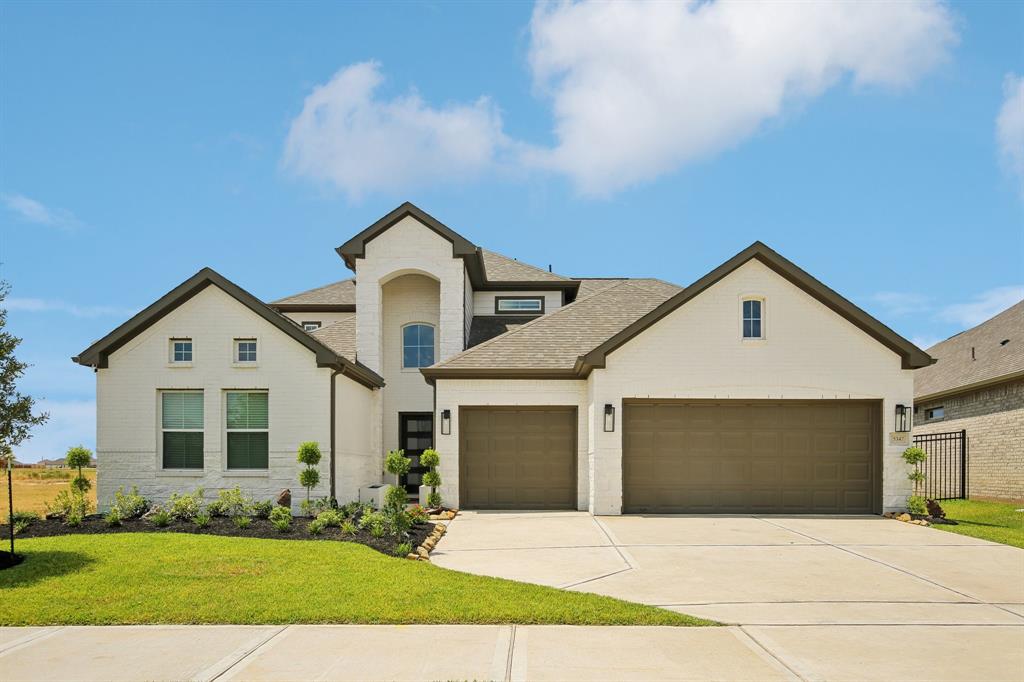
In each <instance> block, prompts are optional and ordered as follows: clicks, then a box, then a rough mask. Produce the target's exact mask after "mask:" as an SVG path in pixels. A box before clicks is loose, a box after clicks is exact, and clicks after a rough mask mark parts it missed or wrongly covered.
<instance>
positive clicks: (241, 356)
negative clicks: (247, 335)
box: [235, 339, 256, 363]
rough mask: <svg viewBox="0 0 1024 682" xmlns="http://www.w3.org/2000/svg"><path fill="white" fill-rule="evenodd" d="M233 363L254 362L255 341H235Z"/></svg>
mask: <svg viewBox="0 0 1024 682" xmlns="http://www.w3.org/2000/svg"><path fill="white" fill-rule="evenodd" d="M235 362H237V363H246V362H256V339H235Z"/></svg>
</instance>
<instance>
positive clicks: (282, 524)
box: [270, 519, 292, 533]
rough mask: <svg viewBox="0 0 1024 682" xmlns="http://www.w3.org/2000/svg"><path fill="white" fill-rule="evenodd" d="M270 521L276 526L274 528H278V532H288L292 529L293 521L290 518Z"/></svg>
mask: <svg viewBox="0 0 1024 682" xmlns="http://www.w3.org/2000/svg"><path fill="white" fill-rule="evenodd" d="M270 523H271V525H272V526H274V530H276V531H277V532H278V533H287V532H288V531H290V530H291V529H292V522H291V520H290V519H284V520H282V521H271V522H270Z"/></svg>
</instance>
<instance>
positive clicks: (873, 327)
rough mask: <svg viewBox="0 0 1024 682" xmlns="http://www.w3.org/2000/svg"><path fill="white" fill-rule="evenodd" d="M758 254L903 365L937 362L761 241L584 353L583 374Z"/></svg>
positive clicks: (578, 365)
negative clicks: (901, 360)
mask: <svg viewBox="0 0 1024 682" xmlns="http://www.w3.org/2000/svg"><path fill="white" fill-rule="evenodd" d="M754 258H756V259H757V260H759V261H761V263H763V264H764V265H766V266H768V267H769V268H771V269H772V270H773V271H775V272H776V273H777V274H779V275H781V276H782V277H784V278H785V279H787V280H788V281H789V282H791V283H792V284H794V285H796V286H797V287H799V288H800V289H802V290H803V291H804V292H806V293H807V294H809V295H810V296H813V297H814V298H816V299H817V300H818V301H820V302H821V303H823V304H825V305H826V306H827V307H828V308H830V309H831V310H832V311H833V312H835V313H836V314H838V315H840V316H842V317H844V318H845V319H846V320H847V321H849V322H850V323H851V324H853V325H854V326H856V327H858V328H859V329H861V330H862V331H864V332H865V333H866V334H868V335H869V336H871V337H872V338H873V339H875V340H876V341H878V342H879V343H881V344H882V345H883V346H885V347H887V348H889V349H890V350H892V351H893V352H894V353H896V354H897V355H899V356H900V357H901V358H902V359H903V363H902V367H903V369H917V368H918V367H927V366H928V365H931V364H932V363H934V362H935V360H934V359H933V358H932V357H931V356H930V355H928V354H927V353H925V352H924V351H923V350H921V349H920V348H918V347H917V346H915V345H914V344H913V343H911V342H910V341H908V340H906V339H905V338H903V337H902V336H900V335H899V334H897V333H896V332H894V331H893V330H892V329H889V327H887V326H885V325H884V324H882V323H881V322H879V321H878V320H876V319H875V318H874V317H872V316H871V315H868V314H867V313H866V312H864V311H863V310H861V309H860V308H858V307H857V306H855V305H854V304H853V303H851V302H850V301H848V300H847V299H845V298H843V297H842V296H840V295H839V294H838V293H836V292H835V291H833V290H832V289H830V288H828V287H827V286H825V285H824V284H822V283H821V282H819V281H818V280H817V279H815V278H814V277H812V276H811V275H810V274H808V273H807V272H806V271H804V270H802V269H801V268H799V267H798V266H797V265H796V264H794V263H792V262H791V261H789V260H787V259H786V258H783V257H782V256H781V255H780V254H778V253H777V252H775V251H774V250H772V249H771V248H769V247H768V246H767V245H765V244H763V243H762V242H759V241H758V242H754V243H753V244H751V245H750V246H748V247H747V248H746V249H744V250H743V251H740V252H739V253H738V254H736V255H735V256H733V257H732V258H730V259H729V260H727V261H726V262H724V263H722V264H721V265H719V266H718V267H717V268H715V269H714V270H712V271H711V272H709V273H708V274H706V275H704V276H703V277H701V278H700V279H698V280H697V281H696V282H694V283H693V284H691V285H690V286H688V287H686V288H685V289H683V290H682V291H680V292H679V293H678V294H676V295H675V296H673V297H671V298H669V299H668V300H667V301H665V302H664V303H662V304H661V305H659V306H658V307H657V308H655V309H654V310H652V311H651V312H649V313H647V314H646V315H644V316H643V317H641V318H640V319H639V320H637V321H636V322H634V323H633V324H631V325H629V326H628V327H626V328H625V329H623V330H622V331H620V332H619V333H618V334H616V335H615V336H613V337H611V338H610V339H608V340H607V341H605V342H604V343H602V344H601V345H600V346H598V347H597V348H595V349H594V350H592V351H590V352H589V353H587V354H586V355H582V356H580V358H579V360H577V362H576V370H577V371H578V372H579V373H580V375H581V376H587V375H588V374H589V373H590V371H591V370H592V369H595V368H601V367H604V366H605V361H606V359H607V357H608V354H609V353H611V352H612V351H614V350H615V349H616V348H618V347H619V346H621V345H622V344H624V343H626V342H627V341H629V340H630V339H632V338H633V337H634V336H636V335H637V334H639V333H640V332H642V331H644V330H645V329H647V328H648V327H650V326H651V325H653V324H654V323H656V322H658V321H659V320H660V319H661V318H663V317H665V316H666V315H668V314H669V313H671V312H672V311H674V310H676V309H677V308H679V307H680V306H682V305H683V304H685V303H686V302H687V301H689V300H690V299H692V298H694V297H695V296H697V295H698V294H700V293H701V292H703V291H704V290H705V289H707V288H709V287H710V286H712V285H713V284H715V283H716V282H718V281H719V280H721V279H723V278H724V277H726V276H727V275H729V274H730V273H732V272H733V271H734V270H736V269H737V268H739V267H740V266H741V265H743V264H744V263H746V262H747V261H749V260H751V259H754Z"/></svg>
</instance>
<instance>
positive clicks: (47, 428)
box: [14, 400, 96, 462]
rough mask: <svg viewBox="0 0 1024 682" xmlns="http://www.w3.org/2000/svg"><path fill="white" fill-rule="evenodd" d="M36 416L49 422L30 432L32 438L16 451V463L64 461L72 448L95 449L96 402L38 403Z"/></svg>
mask: <svg viewBox="0 0 1024 682" xmlns="http://www.w3.org/2000/svg"><path fill="white" fill-rule="evenodd" d="M36 412H37V413H38V412H49V414H50V419H49V420H48V421H47V422H46V423H45V424H43V425H42V426H39V427H36V428H35V429H33V430H32V437H31V438H29V439H28V440H26V441H25V442H24V443H22V444H21V445H20V446H18V447H17V448H15V450H14V456H15V457H16V458H17V459H18V461H19V462H38V461H39V460H41V459H54V458H57V457H63V456H64V453H65V452H67V449H68V448H69V447H71V446H72V445H79V444H81V445H84V446H86V447H87V448H89V449H95V447H96V402H95V401H93V400H40V401H38V402H37V403H36Z"/></svg>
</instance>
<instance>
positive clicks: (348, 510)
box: [338, 502, 362, 519]
mask: <svg viewBox="0 0 1024 682" xmlns="http://www.w3.org/2000/svg"><path fill="white" fill-rule="evenodd" d="M361 506H362V505H360V504H359V503H358V502H348V503H346V504H343V505H341V506H340V507H339V508H338V511H340V512H341V515H342V516H344V517H345V518H346V519H351V518H352V517H353V516H355V515H356V512H357V511H359V509H360V508H361Z"/></svg>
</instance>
